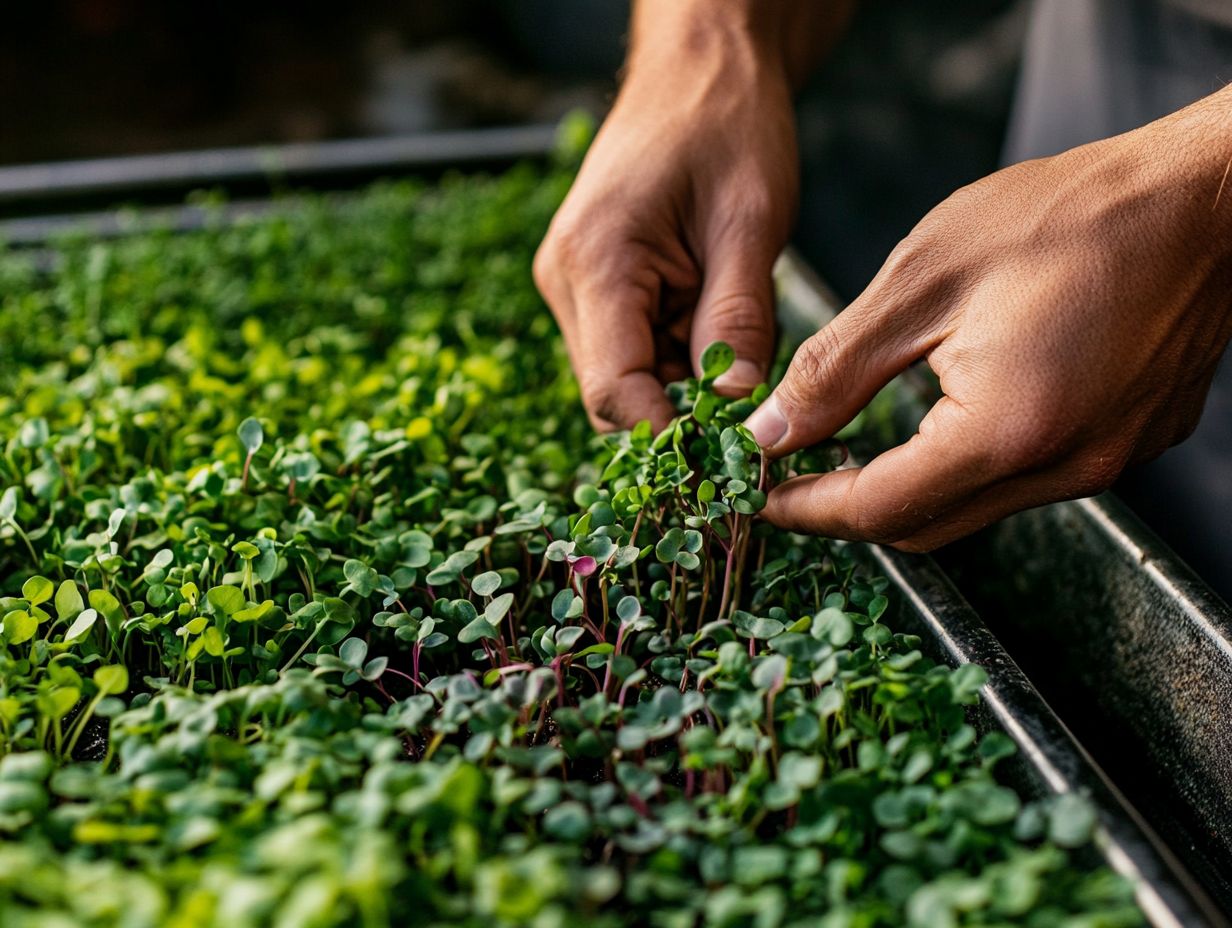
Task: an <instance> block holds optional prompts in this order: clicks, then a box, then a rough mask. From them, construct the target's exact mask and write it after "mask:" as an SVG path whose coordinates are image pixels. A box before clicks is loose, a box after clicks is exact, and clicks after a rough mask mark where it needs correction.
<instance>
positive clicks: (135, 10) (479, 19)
mask: <svg viewBox="0 0 1232 928" xmlns="http://www.w3.org/2000/svg"><path fill="white" fill-rule="evenodd" d="M1023 6H1024V4H1023V3H1022V2H1015V0H950V2H946V3H925V4H922V3H919V2H918V0H915V2H912V0H879V2H876V3H867V4H864V5H863V9H862V10H861V12H860V13H859V14H858V16H857V18H856V21H855V23H854V26H853V28H852V30H851V33H850V35H849V37H848V40H847V41H846V42H844V43H843V45H842V46H841V47H840V50H839V51H838V53H837V54H836V55H835V56H834V57H833V58H832V59H831V60H830V62H829V63H828V64H827V65H826V66H825V67H824V68H823V69H822V71H821V72H819V73H818V74H817V76H816V78H815V79H814V81H813V82H812V84H811V85H810V87H809V88H808V90H807V91H806V92H805V93H804V94H803V95H802V96H801V99H800V109H801V114H802V117H803V119H802V129H801V143H802V157H803V160H804V181H805V183H804V197H803V204H802V210H801V222H800V232H799V245H800V246H801V248H802V249H803V250H804V251H805V253H806V255H807V256H808V257H809V258H810V259H812V260H813V261H814V262H815V263H816V264H817V265H818V266H819V267H820V268H821V270H822V271H823V273H825V275H826V276H827V277H828V278H829V279H830V280H831V282H832V283H833V284H834V285H835V287H836V288H837V289H838V290H839V291H840V292H841V293H842V295H844V296H851V295H853V294H854V293H856V292H858V291H859V290H860V289H861V287H862V286H863V283H864V282H865V281H866V280H867V279H868V278H869V277H870V276H871V275H872V273H873V272H874V271H875V270H876V268H877V267H878V265H879V264H880V262H881V259H882V258H883V257H884V255H885V253H886V252H888V251H889V249H890V248H891V247H892V246H893V245H894V243H895V242H896V241H897V240H898V239H899V238H901V237H902V235H903V234H904V233H905V232H906V231H907V230H908V229H910V227H911V226H912V225H913V224H914V222H915V221H916V220H917V219H918V218H919V217H920V216H921V215H922V214H923V213H924V212H925V211H927V209H928V208H929V207H930V206H932V205H933V204H934V203H936V202H937V200H939V199H940V198H941V197H943V196H944V195H945V194H947V193H949V192H950V191H951V190H953V189H954V188H955V187H958V186H960V185H962V184H964V183H967V182H968V181H970V180H972V179H974V178H976V177H978V176H980V175H981V174H984V173H987V172H988V171H989V170H991V169H993V168H994V167H995V166H996V164H997V159H998V155H999V151H1000V144H1001V136H1002V133H1003V130H1004V125H1005V118H1006V110H1007V107H1008V101H1009V97H1010V92H1011V89H1012V86H1013V81H1014V73H1015V67H1016V63H1017V55H1018V50H1019V44H1020V39H1021V32H1022V29H1023V26H1024V16H1023V13H1024V10H1023ZM627 17H628V4H627V2H625V0H402V2H386V0H376V2H367V3H355V4H338V3H330V4H325V3H316V2H307V3H305V2H294V3H293V2H290V0H245V2H239V0H217V2H213V3H209V4H188V3H166V2H164V0H46V2H42V3H33V4H10V5H8V8H7V9H6V15H5V20H6V23H5V29H4V30H3V37H2V38H0V42H3V49H2V51H0V164H17V163H28V162H40V161H52V160H61V159H73V158H92V157H100V156H109V155H122V154H137V153H149V152H166V151H176V150H183V149H198V148H208V147H217V146H233V145H253V144H266V143H278V142H296V141H314V140H321V139H337V138H352V137H361V136H380V135H392V134H405V133H413V132H421V131H431V130H441V129H457V128H466V127H476V126H493V125H509V124H517V123H543V122H553V121H555V120H556V119H558V118H559V117H560V116H561V115H562V114H563V113H565V112H567V111H568V110H570V109H571V108H573V107H577V106H584V107H587V108H589V109H591V110H592V111H594V112H596V113H602V112H603V110H604V109H605V107H606V106H607V105H608V103H609V102H610V100H611V97H612V95H613V93H614V91H615V88H616V82H615V74H616V71H617V69H618V68H619V65H620V62H621V60H622V57H623V53H624V47H623V46H624V36H625V23H626V20H627Z"/></svg>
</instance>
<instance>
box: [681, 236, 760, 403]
mask: <svg viewBox="0 0 1232 928" xmlns="http://www.w3.org/2000/svg"><path fill="white" fill-rule="evenodd" d="M773 267H774V255H773V254H767V253H766V249H765V248H749V247H741V246H740V245H739V244H738V243H736V242H734V241H731V240H727V241H722V242H720V243H719V244H718V245H717V246H715V247H714V248H712V249H710V250H709V253H708V254H707V256H706V279H705V282H704V283H703V285H702V291H701V294H700V296H699V297H698V301H697V309H696V310H695V311H694V313H693V327H692V331H691V332H690V334H689V344H690V346H691V353H692V358H693V370H694V372H695V373H696V375H697V376H698V377H700V376H701V374H702V371H701V356H702V352H703V351H705V350H706V347H707V346H708V345H710V344H711V343H713V342H726V343H727V344H729V345H731V347H732V348H733V349H734V350H735V352H736V360H735V361H734V362H733V363H732V366H731V367H730V368H728V370H727V371H726V372H725V373H724V374H722V375H721V376H720V377H719V378H718V380H716V381H715V384H714V386H715V388H716V390H717V391H718V392H719V393H721V394H723V395H725V396H746V395H748V394H749V393H751V392H752V390H753V388H754V387H756V386H757V385H758V384H760V383H762V382H763V381H765V379H766V377H767V375H768V374H769V372H770V362H771V361H772V360H773V357H774V282H773V280H772V278H771V271H772V269H773Z"/></svg>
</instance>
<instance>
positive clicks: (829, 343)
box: [745, 272, 949, 457]
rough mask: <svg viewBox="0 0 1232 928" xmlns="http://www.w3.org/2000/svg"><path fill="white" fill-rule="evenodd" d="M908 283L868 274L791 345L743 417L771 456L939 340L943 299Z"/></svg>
mask: <svg viewBox="0 0 1232 928" xmlns="http://www.w3.org/2000/svg"><path fill="white" fill-rule="evenodd" d="M883 273H884V272H883ZM909 283H910V282H908V284H907V285H904V284H903V283H902V282H901V281H896V280H894V279H893V278H891V280H890V282H889V283H884V282H882V283H878V281H874V284H873V286H871V287H870V288H869V289H868V290H866V291H865V292H864V293H863V294H862V295H861V296H860V298H859V299H857V300H856V301H855V302H854V303H852V304H851V305H850V306H849V307H847V309H845V310H843V311H842V312H841V313H839V314H838V315H837V316H836V317H835V318H834V319H833V320H832V321H831V322H830V323H829V325H827V326H826V327H825V328H823V329H822V330H821V331H819V332H818V333H817V334H816V335H814V336H813V337H812V338H810V339H809V340H808V341H806V342H805V343H804V344H802V345H801V346H800V347H799V349H797V351H796V354H795V357H793V358H792V361H791V365H790V366H789V367H788V369H787V373H786V374H785V375H784V377H783V380H782V382H781V383H780V384H779V385H778V387H776V388H775V391H774V393H772V394H771V395H770V397H769V398H768V399H767V400H766V401H765V402H764V403H762V405H761V406H760V407H758V408H757V409H756V410H755V411H754V412H753V414H752V415H751V416H750V417H749V418H748V420H747V422H746V423H745V424H746V425H747V426H748V427H749V429H750V430H751V431H752V432H753V436H754V437H755V438H756V439H757V443H758V444H759V445H761V447H762V448H763V449H764V450H765V451H766V452H768V453H769V454H770V455H771V456H772V457H781V456H782V455H784V454H790V453H791V452H792V451H798V450H799V449H800V448H804V447H806V446H808V445H811V444H815V443H816V442H818V441H821V440H822V439H825V438H829V437H830V436H831V435H833V434H834V433H835V432H837V431H838V430H839V429H841V428H842V427H843V426H844V425H846V424H847V423H848V422H850V421H851V420H852V419H853V418H855V415H856V413H858V412H859V411H860V410H861V409H863V408H864V407H865V406H866V405H867V404H868V402H869V401H870V400H871V399H872V398H873V396H874V395H875V394H876V393H877V391H878V390H880V389H881V388H882V387H884V386H885V385H886V384H887V383H888V382H889V381H890V380H891V379H892V378H893V377H895V376H896V375H897V374H899V373H901V372H902V371H903V370H905V369H906V368H907V367H908V366H910V365H911V364H912V363H913V362H915V361H917V360H919V359H920V358H922V357H924V356H925V355H926V354H927V353H928V352H929V351H930V350H932V349H933V348H934V347H936V345H937V344H939V343H940V342H941V341H942V339H943V338H944V333H943V332H942V331H940V325H939V320H940V318H941V317H942V316H943V315H944V314H945V313H946V312H947V311H948V309H949V303H948V301H940V300H931V299H929V298H927V297H924V298H922V297H921V295H920V294H918V293H913V292H912V290H911V288H910V286H909Z"/></svg>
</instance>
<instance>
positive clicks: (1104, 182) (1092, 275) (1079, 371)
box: [748, 91, 1232, 551]
mask: <svg viewBox="0 0 1232 928" xmlns="http://www.w3.org/2000/svg"><path fill="white" fill-rule="evenodd" d="M1220 96H1221V95H1216V97H1212V98H1208V100H1207V101H1203V103H1202V104H1197V105H1195V107H1191V108H1190V109H1188V110H1183V111H1181V113H1179V114H1174V116H1172V117H1169V118H1168V119H1165V120H1161V121H1160V122H1158V123H1153V124H1151V125H1150V126H1147V127H1145V128H1143V129H1140V130H1137V131H1136V132H1133V133H1129V134H1127V135H1124V136H1119V137H1117V138H1114V139H1110V140H1106V141H1103V142H1098V143H1095V144H1093V145H1089V146H1084V147H1082V148H1079V149H1075V150H1073V151H1070V152H1066V153H1064V154H1061V155H1058V156H1057V157H1054V158H1048V159H1043V160H1039V161H1032V162H1025V163H1023V164H1020V165H1016V166H1014V167H1011V168H1008V169H1006V170H1004V171H1000V172H998V173H996V174H993V175H991V176H990V177H987V178H985V179H983V180H981V181H979V182H978V183H975V184H973V185H971V186H970V187H966V188H964V189H962V190H960V191H958V192H957V193H955V194H954V195H953V196H951V197H950V198H949V199H947V200H946V201H945V202H943V203H942V204H941V205H940V206H938V207H937V208H936V209H935V210H933V211H932V212H931V213H930V214H929V215H928V216H927V217H925V219H924V220H923V221H922V222H921V223H920V224H919V225H918V226H917V227H916V228H915V230H913V231H912V233H911V234H910V235H909V236H908V237H907V238H906V239H905V240H904V241H903V242H902V243H901V244H900V245H899V246H898V248H896V249H895V251H894V252H893V254H891V256H890V258H889V260H888V261H887V262H886V264H885V266H884V267H883V268H882V269H881V271H880V272H879V273H878V275H877V277H876V278H875V279H874V280H873V282H872V283H871V284H870V285H869V287H868V289H867V290H865V292H864V293H863V294H861V296H860V297H859V298H858V299H857V300H856V301H855V302H854V303H852V304H851V306H849V307H848V308H847V309H846V310H844V311H843V312H842V313H840V314H839V315H838V317H836V318H835V320H834V321H833V322H831V323H830V324H829V325H828V326H827V327H826V328H824V329H823V330H822V331H821V332H819V333H818V334H817V335H815V336H814V337H813V338H812V339H810V340H809V341H808V342H806V343H805V344H804V345H803V346H802V347H801V348H800V350H799V351H798V352H797V354H796V356H795V358H794V360H793V361H792V364H791V367H790V369H789V370H788V372H787V375H786V377H785V379H784V380H783V382H782V383H781V384H780V385H779V386H778V388H777V389H776V390H775V392H774V394H773V395H772V396H771V398H769V399H768V400H767V401H766V402H765V403H764V404H763V405H762V406H761V407H759V408H758V410H757V411H756V412H754V414H753V415H752V416H751V417H750V418H749V420H748V426H749V428H750V429H751V430H752V431H753V433H754V435H755V436H756V437H757V439H758V441H759V443H760V444H761V445H762V446H763V447H764V448H766V449H767V452H768V453H769V454H771V455H772V456H776V457H777V456H780V455H783V454H786V453H789V452H791V451H794V450H796V449H799V448H802V447H805V446H807V445H810V444H813V443H814V442H817V441H819V440H821V439H824V438H826V437H828V436H830V435H832V434H833V433H834V432H836V431H837V430H838V429H839V428H841V427H842V426H843V425H844V424H845V423H846V422H848V421H849V420H850V419H852V418H853V417H854V416H855V414H856V413H857V412H858V411H859V410H860V409H861V408H862V407H863V406H864V405H865V404H867V403H868V401H869V400H870V399H871V398H872V396H873V395H874V393H875V392H876V391H877V390H878V389H879V388H881V387H882V386H883V385H884V384H885V383H886V382H887V381H889V380H890V378H892V377H893V376H894V375H896V374H897V373H899V372H900V371H902V370H903V369H904V368H906V367H907V366H908V365H910V364H911V363H912V362H914V361H916V360H919V359H921V358H923V359H926V360H927V362H928V364H929V366H930V367H932V369H933V370H934V371H935V372H936V373H937V374H938V376H939V378H940V382H941V388H942V391H943V392H944V394H945V395H944V396H943V398H942V399H941V400H940V402H938V403H937V405H936V406H935V407H934V408H933V409H932V410H931V411H930V412H929V414H928V415H927V416H926V417H925V419H924V421H923V422H922V424H921V425H920V429H919V433H918V434H917V435H915V436H913V437H912V438H911V439H910V440H909V441H908V442H907V443H906V444H904V445H902V446H900V447H898V448H895V449H893V450H890V451H888V452H886V453H884V454H882V455H880V456H879V457H877V458H875V459H874V460H873V461H871V462H870V463H868V464H867V465H866V466H864V467H861V468H853V469H849V470H841V471H836V472H834V473H830V474H824V475H811V476H804V477H799V478H796V479H793V480H789V481H787V482H786V483H784V484H783V485H781V486H780V487H778V488H776V489H775V490H774V491H773V492H772V493H771V494H770V496H769V499H768V501H767V505H766V508H765V510H764V511H763V513H762V514H763V515H764V516H765V518H767V519H768V520H769V521H771V522H773V523H775V524H776V525H779V526H781V527H784V528H789V529H793V530H798V531H807V532H817V533H823V534H828V535H834V536H836V537H840V538H849V539H857V540H869V541H875V542H880V543H886V544H892V545H893V546H895V547H897V548H900V549H904V550H909V551H921V550H929V549H932V548H934V547H937V546H939V545H942V544H945V543H946V542H949V541H951V540H953V539H955V538H958V537H961V536H963V535H966V534H968V533H969V532H972V531H974V530H976V529H978V528H981V527H983V526H984V525H987V524H989V523H990V522H993V521H995V520H997V519H999V518H1001V517H1003V516H1005V515H1008V514H1010V513H1013V512H1017V511H1019V510H1022V509H1026V508H1029V507H1032V506H1036V505H1040V504H1043V503H1047V502H1052V501H1056V500H1060V499H1068V498H1076V497H1081V496H1088V495H1092V494H1094V493H1097V492H1100V491H1102V490H1104V489H1106V488H1107V487H1109V486H1110V485H1111V484H1112V482H1113V481H1114V480H1115V479H1116V477H1117V476H1118V475H1119V474H1120V473H1121V471H1122V469H1123V468H1124V467H1126V466H1127V465H1128V464H1130V463H1133V462H1137V461H1141V460H1145V459H1149V458H1151V457H1154V456H1157V455H1158V454H1160V453H1161V452H1163V451H1164V450H1165V449H1166V448H1168V447H1170V446H1171V445H1173V444H1176V443H1177V442H1179V441H1181V440H1182V439H1183V438H1185V437H1186V436H1187V435H1188V434H1189V433H1190V432H1191V431H1192V430H1193V428H1194V426H1195V425H1196V424H1197V421H1198V418H1199V416H1200V414H1201V411H1202V405H1203V401H1204V399H1205V396H1206V393H1207V391H1208V389H1209V387H1210V383H1211V378H1212V377H1213V375H1214V371H1215V368H1216V365H1217V364H1218V363H1219V360H1220V357H1221V355H1222V354H1223V352H1224V349H1225V347H1226V345H1227V344H1228V340H1229V336H1230V335H1232V259H1230V251H1232V234H1230V233H1232V229H1230V228H1229V226H1230V225H1232V190H1223V191H1222V200H1221V201H1219V202H1216V201H1217V199H1218V197H1219V196H1220V193H1219V192H1220V191H1221V177H1223V178H1224V179H1226V173H1225V165H1226V164H1227V158H1228V153H1229V149H1230V147H1232V146H1229V144H1228V142H1229V137H1230V135H1229V131H1228V127H1229V126H1230V125H1232V98H1229V97H1228V94H1227V92H1226V91H1225V92H1223V94H1222V98H1221V99H1217V98H1220ZM1204 106H1205V107H1215V108H1216V112H1214V113H1212V112H1211V111H1210V110H1209V109H1207V110H1205V111H1204V109H1203V107H1204ZM1216 141H1218V142H1221V144H1214V143H1215V142H1216Z"/></svg>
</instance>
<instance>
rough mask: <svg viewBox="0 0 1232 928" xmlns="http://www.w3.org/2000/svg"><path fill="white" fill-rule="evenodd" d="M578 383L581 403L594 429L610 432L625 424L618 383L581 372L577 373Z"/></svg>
mask: <svg viewBox="0 0 1232 928" xmlns="http://www.w3.org/2000/svg"><path fill="white" fill-rule="evenodd" d="M578 385H579V387H580V388H581V391H582V404H583V405H584V406H585V407H586V413H587V415H588V416H589V418H590V422H591V425H593V426H594V427H595V429H596V430H598V431H601V432H610V431H612V430H614V429H617V428H620V427H621V426H624V425H626V424H627V423H625V421H624V417H623V413H622V406H623V404H622V402H621V393H620V389H619V386H618V384H616V383H614V382H613V381H612V380H611V379H609V378H607V377H603V376H597V375H595V374H593V373H585V372H583V373H581V374H580V375H579V379H578Z"/></svg>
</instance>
